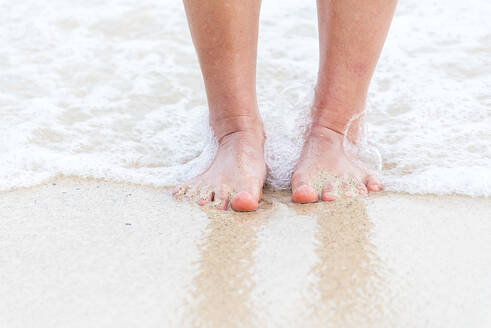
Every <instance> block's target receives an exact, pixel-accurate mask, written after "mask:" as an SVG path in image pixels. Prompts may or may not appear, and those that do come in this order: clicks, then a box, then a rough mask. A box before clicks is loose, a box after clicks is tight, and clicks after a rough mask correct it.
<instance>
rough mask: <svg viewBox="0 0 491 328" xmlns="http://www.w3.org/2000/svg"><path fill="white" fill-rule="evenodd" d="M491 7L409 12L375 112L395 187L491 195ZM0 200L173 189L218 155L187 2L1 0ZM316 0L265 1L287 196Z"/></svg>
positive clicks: (269, 76) (265, 55)
mask: <svg viewBox="0 0 491 328" xmlns="http://www.w3.org/2000/svg"><path fill="white" fill-rule="evenodd" d="M489 12H491V3H490V2H488V1H483V0H472V1H467V2H465V3H463V2H460V1H456V0H452V1H445V2H442V1H426V2H425V3H424V5H421V3H420V2H417V1H415V0H406V1H401V2H400V3H399V6H398V8H397V11H396V16H395V18H394V22H393V26H392V29H391V31H390V33H389V37H388V40H387V43H386V47H385V48H384V50H383V53H382V56H381V58H380V61H379V65H378V67H377V70H376V73H375V76H374V78H373V83H372V86H371V89H370V92H369V98H368V102H367V109H366V110H367V116H366V118H367V119H366V124H367V138H368V141H369V145H370V149H371V150H372V151H373V152H374V153H379V154H380V156H381V158H382V162H381V170H380V172H379V175H380V176H381V178H382V180H383V182H384V184H385V187H386V189H388V190H393V191H407V192H410V193H437V194H441V193H459V194H466V195H472V196H487V195H489V194H490V193H491V164H490V163H491V148H490V144H491V129H490V126H491V92H490V90H491V21H490V20H489V19H488V13H489ZM0 19H1V21H2V24H1V25H0V35H1V38H0V140H1V141H0V154H1V155H0V190H5V189H10V188H14V187H20V186H30V185H35V184H38V183H40V182H43V181H46V180H47V179H49V178H52V177H54V176H57V175H75V176H88V177H96V178H107V179H112V180H118V181H128V182H136V183H143V184H151V185H155V186H170V185H173V184H175V183H176V182H179V181H183V180H185V179H186V178H189V177H191V176H193V175H195V174H197V173H198V172H200V171H201V170H203V169H204V168H205V167H206V165H207V163H208V162H209V160H210V158H211V156H212V154H213V149H214V147H213V142H212V136H211V133H210V131H209V128H208V126H207V108H206V99H205V94H204V91H203V86H202V80H201V76H200V72H199V67H198V64H197V60H196V56H195V54H194V49H193V46H192V43H191V39H190V35H189V32H188V29H187V24H186V20H185V15H184V10H183V8H182V3H181V2H180V1H170V0H169V1H149V0H140V1H130V0H126V1H76V0H64V1H61V0H52V1H49V2H43V3H41V2H38V1H32V0H22V1H15V2H14V1H8V2H7V1H0ZM316 29H317V23H316V16H315V2H314V1H309V2H307V1H305V2H302V3H300V2H298V1H282V2H281V6H279V5H278V2H274V1H264V2H263V10H262V14H261V31H260V41H259V42H260V43H259V56H258V96H259V106H260V110H261V114H262V116H263V119H264V123H265V128H266V133H267V136H268V139H267V144H266V153H267V161H268V165H269V168H270V175H269V177H268V182H269V183H270V184H271V185H273V186H275V187H279V188H287V187H288V183H289V177H290V174H291V169H292V167H293V165H294V164H295V161H296V158H297V157H298V155H299V151H300V147H301V144H302V139H301V138H299V135H300V133H301V131H303V130H304V129H305V127H306V125H307V124H308V119H307V118H308V113H309V105H310V101H311V94H312V86H313V83H314V81H315V73H316V70H317V59H318V58H317V50H318V49H317V40H316V38H317V31H316Z"/></svg>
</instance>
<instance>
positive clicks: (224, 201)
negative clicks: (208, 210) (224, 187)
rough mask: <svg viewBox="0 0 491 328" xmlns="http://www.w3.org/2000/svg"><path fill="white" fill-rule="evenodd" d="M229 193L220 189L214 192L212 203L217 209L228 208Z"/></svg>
mask: <svg viewBox="0 0 491 328" xmlns="http://www.w3.org/2000/svg"><path fill="white" fill-rule="evenodd" d="M228 195H229V193H228V192H225V191H220V192H218V193H217V194H215V198H214V203H215V208H216V209H217V210H226V209H227V208H228V201H229V196H228Z"/></svg>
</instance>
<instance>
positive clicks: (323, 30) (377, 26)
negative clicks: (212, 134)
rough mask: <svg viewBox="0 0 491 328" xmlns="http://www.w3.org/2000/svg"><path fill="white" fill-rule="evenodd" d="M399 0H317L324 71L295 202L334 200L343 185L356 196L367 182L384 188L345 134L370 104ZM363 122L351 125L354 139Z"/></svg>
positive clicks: (295, 187)
mask: <svg viewBox="0 0 491 328" xmlns="http://www.w3.org/2000/svg"><path fill="white" fill-rule="evenodd" d="M395 5H396V0H367V1H359V0H318V1H317V9H318V18H319V43H320V64H319V74H318V78H317V86H316V89H315V99H314V105H313V123H312V127H311V129H310V131H309V134H308V136H307V139H306V141H305V144H304V147H303V151H302V155H301V157H300V160H299V162H298V163H297V166H296V168H295V170H294V174H293V177H292V191H293V193H292V200H293V201H294V202H300V203H308V202H315V201H317V200H319V198H320V199H322V200H325V201H332V200H334V199H336V197H337V196H339V191H341V192H342V193H344V194H345V195H346V196H353V195H354V194H353V192H352V191H353V190H354V192H355V193H359V194H364V193H366V192H367V188H368V190H370V191H378V190H380V189H381V184H380V182H379V181H378V180H377V179H375V178H373V177H371V176H369V175H368V173H367V172H366V171H365V170H364V169H363V168H361V167H359V166H357V165H356V164H355V163H354V162H352V161H350V160H348V158H347V156H346V154H345V152H344V149H343V134H344V132H345V128H346V126H347V124H348V122H349V121H350V119H351V118H352V117H354V116H356V115H357V114H359V113H360V112H361V111H363V109H364V106H365V99H366V94H367V90H368V85H369V83H370V79H371V77H372V74H373V71H374V69H375V65H376V63H377V60H378V57H379V54H380V51H381V49H382V46H383V43H384V40H385V37H386V35H387V31H388V29H389V26H390V22H391V19H392V15H393V12H394V8H395ZM357 123H358V121H354V122H353V125H352V127H350V135H349V139H350V140H351V141H353V142H356V137H357V133H356V131H357V129H358V126H357ZM353 130H354V133H353V134H352V133H351V131H353ZM322 177H324V179H322ZM326 177H327V178H326ZM335 180H338V181H335ZM339 180H341V182H339ZM352 187H354V188H353V189H352Z"/></svg>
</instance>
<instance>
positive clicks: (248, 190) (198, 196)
mask: <svg viewBox="0 0 491 328" xmlns="http://www.w3.org/2000/svg"><path fill="white" fill-rule="evenodd" d="M264 139H265V137H264V133H263V131H262V127H261V128H258V129H248V130H238V131H235V132H231V133H228V134H227V135H225V136H223V137H222V138H220V139H219V145H218V150H217V153H216V155H215V158H214V159H213V162H212V163H211V165H210V167H209V168H208V169H207V170H206V171H205V172H203V173H202V174H200V175H198V176H197V177H195V178H194V179H192V180H191V181H190V182H188V183H186V184H183V185H180V186H178V187H177V188H176V189H175V191H174V196H175V197H176V198H177V197H185V198H188V199H191V200H196V201H197V203H198V204H199V205H206V204H211V205H212V206H214V207H215V208H217V209H221V210H226V209H227V208H228V205H229V203H230V205H231V208H232V209H234V210H236V211H253V210H256V209H257V208H258V206H259V201H260V200H261V197H262V189H263V185H264V181H265V180H266V171H267V170H266V163H265V161H264Z"/></svg>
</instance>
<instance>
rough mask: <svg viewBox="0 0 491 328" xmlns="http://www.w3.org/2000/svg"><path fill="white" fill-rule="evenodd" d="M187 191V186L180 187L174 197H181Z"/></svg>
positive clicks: (174, 192)
mask: <svg viewBox="0 0 491 328" xmlns="http://www.w3.org/2000/svg"><path fill="white" fill-rule="evenodd" d="M187 189H188V187H187V186H186V185H179V186H177V187H176V188H175V189H174V191H173V192H172V196H174V197H176V198H177V197H180V196H182V195H184V194H185V193H186V190H187Z"/></svg>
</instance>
